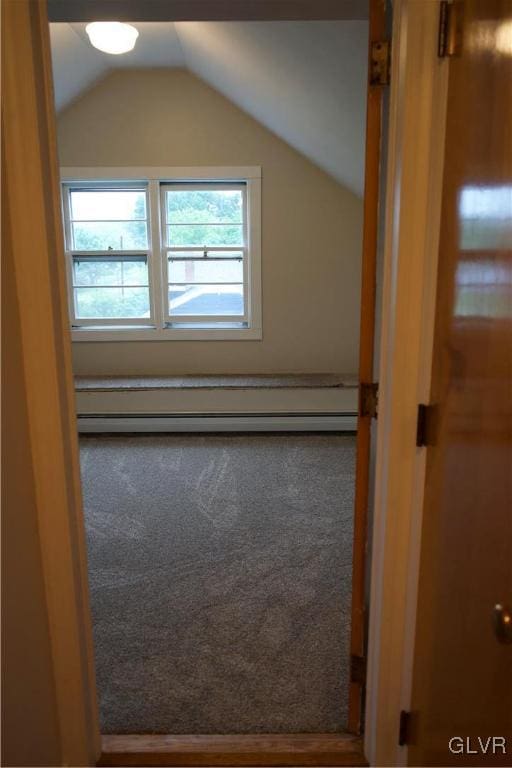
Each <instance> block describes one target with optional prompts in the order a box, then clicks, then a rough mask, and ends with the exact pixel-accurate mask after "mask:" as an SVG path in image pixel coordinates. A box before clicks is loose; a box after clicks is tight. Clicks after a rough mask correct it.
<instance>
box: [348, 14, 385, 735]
mask: <svg viewBox="0 0 512 768" xmlns="http://www.w3.org/2000/svg"><path fill="white" fill-rule="evenodd" d="M387 12H389V5H388V4H387V3H386V0H370V15H369V22H370V23H369V45H368V90H367V99H366V149H365V183H364V219H363V246H362V274H361V316H360V324H359V329H360V330H359V332H360V337H359V338H360V340H359V416H358V422H357V443H356V487H355V503H354V541H353V555H352V611H351V637H350V654H351V676H350V688H349V710H348V730H349V731H351V732H352V733H360V732H361V730H362V721H363V696H364V679H365V670H366V658H365V656H366V621H365V613H366V603H367V589H366V587H367V581H366V577H367V558H366V554H367V541H368V511H369V502H370V487H371V485H372V472H373V467H372V453H373V451H372V443H373V440H374V433H373V432H372V418H373V416H372V414H371V412H370V410H369V409H367V408H366V397H367V394H370V399H371V393H372V382H373V381H374V371H375V368H376V366H375V352H376V350H375V337H376V332H375V331H376V312H375V307H376V299H377V248H378V239H379V237H378V235H379V222H381V221H382V218H381V215H380V213H379V201H380V199H381V189H382V186H383V185H382V183H381V168H382V165H383V163H382V151H381V150H382V134H383V131H382V128H383V105H384V91H385V88H386V84H385V82H379V77H376V76H375V73H373V74H372V50H374V49H373V46H374V45H380V44H381V43H382V41H384V40H385V38H386V27H387V21H388V19H387ZM383 74H384V76H383V78H382V80H383V81H385V80H386V76H385V71H384V73H383Z"/></svg>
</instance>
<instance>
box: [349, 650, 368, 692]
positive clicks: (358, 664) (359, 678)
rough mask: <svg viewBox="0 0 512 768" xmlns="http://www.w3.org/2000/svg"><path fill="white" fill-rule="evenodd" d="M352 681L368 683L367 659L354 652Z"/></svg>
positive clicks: (351, 663) (351, 659) (351, 667)
mask: <svg viewBox="0 0 512 768" xmlns="http://www.w3.org/2000/svg"><path fill="white" fill-rule="evenodd" d="M350 682H351V683H360V685H366V659H365V657H364V656H356V655H355V654H352V656H351V657H350Z"/></svg>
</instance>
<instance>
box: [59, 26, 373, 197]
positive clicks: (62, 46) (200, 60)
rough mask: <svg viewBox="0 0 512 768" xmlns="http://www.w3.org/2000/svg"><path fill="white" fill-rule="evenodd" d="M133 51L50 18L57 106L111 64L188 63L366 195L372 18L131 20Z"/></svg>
mask: <svg viewBox="0 0 512 768" xmlns="http://www.w3.org/2000/svg"><path fill="white" fill-rule="evenodd" d="M134 26H136V27H137V28H138V30H139V38H138V40H137V44H136V46H135V48H134V50H133V51H131V52H129V53H127V54H123V55H120V56H111V55H109V54H104V53H101V52H100V51H98V50H96V49H95V48H93V47H92V46H91V45H90V43H89V41H88V38H87V35H86V34H85V23H80V22H75V23H65V22H59V23H52V24H50V34H51V43H52V56H53V68H54V84H55V98H56V104H57V109H58V110H62V109H65V108H66V107H67V106H68V105H69V104H70V103H71V102H72V101H74V100H76V99H77V98H79V97H80V96H81V95H82V94H83V93H84V92H85V91H86V90H87V89H89V88H90V87H92V86H93V85H94V84H95V82H96V81H98V80H99V79H101V78H102V77H103V76H104V75H106V74H107V72H109V71H110V70H111V69H115V68H139V67H184V68H186V69H188V70H189V71H190V72H192V73H193V74H195V75H196V76H198V77H200V78H201V79H203V80H204V81H205V82H207V83H208V84H209V85H211V86H212V87H213V88H216V89H217V90H218V91H220V92H221V93H222V94H223V95H224V96H226V97H227V98H228V99H230V100H231V101H232V102H234V103H235V104H236V105H237V106H238V107H240V108H241V109H243V110H245V111H246V112H247V113H249V114H250V115H251V116H252V117H254V118H255V119H256V120H258V121H259V122H260V123H262V124H263V125H264V126H265V127H266V128H268V129H269V130H271V131H273V132H274V133H275V134H277V135H278V136H279V137H280V138H281V139H283V140H284V141H286V142H288V143H289V144H290V145H291V146H292V147H294V148H295V149H297V150H298V151H299V152H301V153H303V154H304V155H305V156H306V157H308V158H309V159H310V160H311V161H312V162H314V163H316V164H317V165H318V166H319V167H321V168H322V169H323V170H325V171H326V172H327V173H329V174H330V175H332V176H333V177H334V178H336V179H337V180H338V181H339V182H340V183H342V184H344V185H345V186H347V187H348V188H349V189H352V190H353V191H354V192H356V193H357V194H358V195H361V194H362V189H363V174H364V132H365V104H366V69H367V37H368V23H367V21H366V20H363V19H357V20H354V19H350V20H346V19H343V20H331V21H307V22H306V21H280V22H269V21H251V22H247V21H241V22H238V21H237V22H235V21H233V22H231V21H224V22H205V21H181V22H135V23H134Z"/></svg>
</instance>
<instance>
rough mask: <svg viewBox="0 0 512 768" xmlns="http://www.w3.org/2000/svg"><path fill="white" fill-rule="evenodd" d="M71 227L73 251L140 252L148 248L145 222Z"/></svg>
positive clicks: (96, 223)
mask: <svg viewBox="0 0 512 768" xmlns="http://www.w3.org/2000/svg"><path fill="white" fill-rule="evenodd" d="M71 227H72V233H73V249H74V250H75V251H108V250H110V249H111V250H113V251H142V250H145V249H146V248H147V247H148V235H147V226H146V222H145V221H127V222H115V221H108V222H107V221H105V222H101V221H99V222H98V221H94V222H93V221H91V222H81V223H79V224H77V223H74V224H72V225H71Z"/></svg>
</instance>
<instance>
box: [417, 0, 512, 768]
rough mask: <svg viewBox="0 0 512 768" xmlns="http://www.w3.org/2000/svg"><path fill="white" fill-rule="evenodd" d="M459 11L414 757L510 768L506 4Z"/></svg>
mask: <svg viewBox="0 0 512 768" xmlns="http://www.w3.org/2000/svg"><path fill="white" fill-rule="evenodd" d="M459 8H460V9H461V11H462V14H461V16H460V19H461V24H462V45H461V50H460V53H459V54H458V55H457V56H455V57H454V58H452V59H451V60H450V63H449V67H450V70H449V84H448V107H447V123H446V145H445V165H444V177H443V196H442V212H441V227H440V245H439V263H438V281H437V298H436V312H435V330H434V348H433V363H432V385H431V402H432V403H433V404H435V405H436V406H437V411H438V417H437V419H436V434H435V440H434V445H432V446H429V447H428V449H427V467H426V484H425V502H424V513H423V530H422V544H421V561H420V579H419V591H418V611H417V626H416V644H415V662H414V676H413V693H412V711H413V713H414V728H413V732H412V743H411V744H410V746H409V764H411V765H510V764H511V763H510V760H511V757H510V751H511V749H512V646H511V645H505V644H502V643H500V642H499V640H498V638H497V637H496V635H495V633H494V631H493V624H492V615H493V609H494V606H495V604H496V603H503V604H507V603H508V604H509V605H510V604H511V603H512V514H511V511H512V472H511V467H512V388H511V378H512V313H511V307H512V181H511V180H512V134H511V126H512V59H511V58H510V37H509V35H510V31H509V32H508V33H507V32H506V30H510V24H511V19H512V2H511V1H510V0H464V2H463V3H462V4H460V5H459ZM507 35H508V36H507ZM507 41H508V42H507ZM459 734H460V735H461V736H464V743H463V746H465V747H466V751H465V752H464V753H455V754H454V753H453V752H451V751H450V749H449V740H450V739H451V738H452V737H454V736H458V735H459ZM490 735H495V736H501V737H504V738H506V739H507V752H508V754H503V751H502V750H500V749H497V750H494V751H493V750H492V748H488V751H487V752H485V753H484V752H483V750H482V748H481V747H480V746H479V743H478V738H479V737H481V738H482V739H483V740H484V742H485V741H486V738H487V737H488V736H490ZM465 739H471V742H470V745H469V746H470V748H471V750H472V752H471V753H469V752H468V751H467V744H466V742H465ZM455 746H457V745H455Z"/></svg>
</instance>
